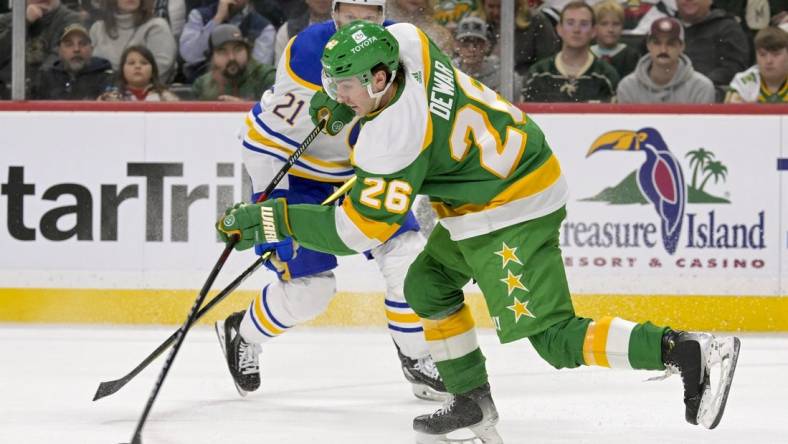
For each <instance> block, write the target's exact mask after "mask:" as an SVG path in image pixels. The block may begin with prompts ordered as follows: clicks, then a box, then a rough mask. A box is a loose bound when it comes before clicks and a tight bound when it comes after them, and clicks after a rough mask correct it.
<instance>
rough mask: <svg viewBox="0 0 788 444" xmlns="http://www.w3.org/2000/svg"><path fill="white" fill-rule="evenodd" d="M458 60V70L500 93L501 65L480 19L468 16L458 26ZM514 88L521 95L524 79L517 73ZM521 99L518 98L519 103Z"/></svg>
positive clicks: (455, 62) (487, 31)
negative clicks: (492, 51)
mask: <svg viewBox="0 0 788 444" xmlns="http://www.w3.org/2000/svg"><path fill="white" fill-rule="evenodd" d="M454 41H455V42H456V48H457V51H456V52H457V58H455V59H454V64H455V65H456V66H457V68H458V69H459V70H460V71H462V72H464V73H466V74H468V75H469V76H471V77H473V78H474V79H476V80H478V81H480V82H482V83H484V84H485V85H487V86H489V87H490V88H491V89H493V90H494V91H497V92H499V91H500V86H501V85H500V83H501V72H500V69H501V64H500V61H499V59H498V57H496V56H494V55H490V34H489V28H488V27H487V22H485V21H484V20H482V19H481V18H479V17H475V16H467V17H465V18H463V19H462V20H460V22H459V23H458V24H457V30H456V31H455V34H454ZM514 77H515V78H514V84H515V85H517V86H518V87H516V88H514V91H517V92H518V94H519V90H520V86H521V85H522V84H523V80H522V78H521V77H520V76H519V75H518V74H517V73H516V72H515V73H514ZM519 100H520V99H519V98H517V101H519Z"/></svg>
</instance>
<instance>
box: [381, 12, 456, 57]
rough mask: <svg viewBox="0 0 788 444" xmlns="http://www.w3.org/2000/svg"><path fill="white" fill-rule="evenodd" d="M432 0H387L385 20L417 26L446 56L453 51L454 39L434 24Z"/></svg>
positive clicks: (441, 26) (442, 28) (443, 27)
mask: <svg viewBox="0 0 788 444" xmlns="http://www.w3.org/2000/svg"><path fill="white" fill-rule="evenodd" d="M434 16H435V9H434V8H433V6H432V0H388V2H386V18H387V19H389V20H393V21H395V22H408V23H413V24H414V25H416V26H418V27H419V28H420V29H421V30H422V31H424V33H425V34H427V36H428V37H429V38H430V39H431V40H432V41H433V42H435V44H436V45H438V47H439V48H440V49H441V50H443V52H445V53H446V54H449V55H450V56H451V55H452V51H454V38H453V36H452V33H451V31H449V30H448V29H447V28H446V27H445V26H443V25H440V24H438V23H436V21H435V18H434Z"/></svg>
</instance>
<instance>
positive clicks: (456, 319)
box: [421, 305, 475, 341]
mask: <svg viewBox="0 0 788 444" xmlns="http://www.w3.org/2000/svg"><path fill="white" fill-rule="evenodd" d="M421 323H422V325H423V326H424V337H425V338H426V339H427V340H428V341H441V340H445V339H449V338H451V337H453V336H458V335H461V334H463V333H465V332H467V331H468V330H471V329H473V327H474V326H475V323H474V321H473V315H471V310H470V309H469V308H468V306H467V305H463V306H462V309H460V311H458V312H456V313H454V314H451V315H449V317H447V318H444V319H439V320H432V319H422V320H421Z"/></svg>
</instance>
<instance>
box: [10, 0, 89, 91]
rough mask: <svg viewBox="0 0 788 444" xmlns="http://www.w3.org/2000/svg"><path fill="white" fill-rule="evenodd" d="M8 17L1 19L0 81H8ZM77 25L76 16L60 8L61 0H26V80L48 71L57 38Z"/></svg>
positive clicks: (56, 50)
mask: <svg viewBox="0 0 788 444" xmlns="http://www.w3.org/2000/svg"><path fill="white" fill-rule="evenodd" d="M11 22H12V17H11V13H10V12H9V13H6V14H2V15H0V81H3V82H6V83H8V84H10V83H11V82H10V80H11V64H12V63H11ZM77 22H79V14H78V13H76V12H74V11H72V10H70V9H68V8H66V7H65V6H61V5H60V0H27V9H26V10H25V23H26V24H27V30H26V40H25V53H26V57H25V59H26V62H27V68H26V70H25V72H26V75H27V76H28V78H32V77H33V76H34V75H35V73H36V71H38V70H39V69H42V68H48V67H50V66H52V64H53V63H54V62H55V60H57V58H58V44H59V42H60V36H61V35H62V34H63V30H64V29H65V28H66V26H68V25H70V24H72V23H77Z"/></svg>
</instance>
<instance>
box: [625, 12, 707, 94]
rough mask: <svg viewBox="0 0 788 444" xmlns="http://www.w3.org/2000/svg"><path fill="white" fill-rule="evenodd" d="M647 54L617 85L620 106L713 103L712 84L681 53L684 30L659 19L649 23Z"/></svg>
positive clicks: (674, 21) (668, 18)
mask: <svg viewBox="0 0 788 444" xmlns="http://www.w3.org/2000/svg"><path fill="white" fill-rule="evenodd" d="M646 47H647V48H648V54H646V55H644V56H643V57H642V58H641V59H640V61H638V64H637V67H636V68H635V71H634V72H633V73H632V74H629V75H628V76H626V77H624V79H623V80H622V81H621V83H620V84H619V85H618V94H617V95H618V101H619V102H621V103H713V102H714V84H713V83H712V82H711V80H709V78H708V77H706V76H704V75H703V74H701V73H699V72H696V71H695V69H693V67H692V62H691V61H690V59H689V57H687V56H686V55H685V54H684V28H683V27H682V26H681V23H679V22H678V20H676V19H674V18H670V17H662V18H660V19H657V20H655V21H654V22H653V23H652V24H651V29H650V31H649V33H648V37H647V40H646Z"/></svg>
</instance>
